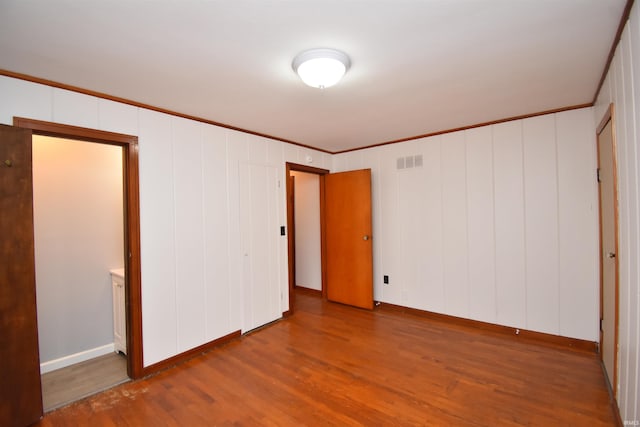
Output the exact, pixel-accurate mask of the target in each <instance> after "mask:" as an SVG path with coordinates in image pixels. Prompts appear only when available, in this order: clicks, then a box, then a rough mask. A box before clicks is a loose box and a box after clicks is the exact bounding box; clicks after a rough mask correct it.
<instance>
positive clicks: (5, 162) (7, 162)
mask: <svg viewBox="0 0 640 427" xmlns="http://www.w3.org/2000/svg"><path fill="white" fill-rule="evenodd" d="M4 164H5V166H6V167H8V168H10V167H11V166H13V162H12V161H11V160H5V161H4Z"/></svg>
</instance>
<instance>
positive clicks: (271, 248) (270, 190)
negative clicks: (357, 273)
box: [240, 163, 286, 332]
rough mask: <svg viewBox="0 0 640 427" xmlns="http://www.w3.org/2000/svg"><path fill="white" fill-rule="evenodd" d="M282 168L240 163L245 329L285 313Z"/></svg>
mask: <svg viewBox="0 0 640 427" xmlns="http://www.w3.org/2000/svg"><path fill="white" fill-rule="evenodd" d="M279 190H280V189H279V188H278V169H277V168H275V167H273V166H266V165H257V164H247V163H241V164H240V229H241V239H242V243H241V248H242V258H243V259H242V270H243V271H242V282H243V287H242V289H243V294H244V297H243V298H244V320H243V328H242V332H247V331H250V330H252V329H255V328H258V327H260V326H262V325H265V324H267V323H269V322H272V321H274V320H276V319H279V318H280V317H282V308H281V303H280V302H281V295H280V269H279V262H280V261H279V254H280V247H279V245H280V244H283V242H284V243H286V239H285V238H283V237H281V236H280V225H279V223H278V200H280V199H279V192H280V191H279Z"/></svg>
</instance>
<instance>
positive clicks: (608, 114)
mask: <svg viewBox="0 0 640 427" xmlns="http://www.w3.org/2000/svg"><path fill="white" fill-rule="evenodd" d="M609 122H611V145H612V162H613V165H612V166H613V215H614V217H613V225H614V238H615V242H614V245H615V246H614V247H615V254H616V257H615V267H614V268H615V275H616V278H615V283H614V287H615V289H614V295H615V296H614V299H615V309H614V336H613V378H612V379H611V383H610V384H609V385H610V387H611V393H612V395H613V398H614V399H617V396H616V392H617V383H618V335H619V333H618V326H619V318H620V313H619V300H620V261H619V260H620V247H619V241H618V240H619V239H618V236H619V221H618V218H619V206H618V160H617V158H618V157H617V152H618V150H617V144H616V128H615V118H614V105H613V104H609V108H607V110H606V111H605V113H604V116H603V117H602V120H600V123H599V124H598V127H597V129H596V156H597V160H598V168H600V134H601V133H602V131H603V130H604V129H605V127H606V126H607V124H608V123H609ZM598 214H599V215H598V226H599V242H600V245H599V246H600V247H599V254H600V319H602V318H603V315H604V306H603V293H604V290H603V286H604V273H603V269H604V266H603V264H602V260H603V255H604V254H603V247H602V234H603V224H602V190H601V188H600V185H598ZM599 332H600V360H601V361H602V363H603V366H604V354H603V353H602V348H603V347H602V346H603V333H602V324H601V326H600V331H599ZM603 370H604V368H603ZM605 372H606V370H605Z"/></svg>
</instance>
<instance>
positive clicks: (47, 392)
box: [42, 353, 129, 412]
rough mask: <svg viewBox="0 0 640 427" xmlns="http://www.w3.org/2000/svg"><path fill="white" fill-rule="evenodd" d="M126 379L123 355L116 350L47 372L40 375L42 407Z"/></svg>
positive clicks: (54, 405)
mask: <svg viewBox="0 0 640 427" xmlns="http://www.w3.org/2000/svg"><path fill="white" fill-rule="evenodd" d="M128 380H129V377H128V376H127V359H126V358H125V357H124V356H122V355H119V354H116V353H111V354H106V355H104V356H100V357H96V358H95V359H91V360H87V361H85V362H81V363H77V364H75V365H71V366H67V367H66V368H62V369H57V370H55V371H52V372H47V373H46V374H43V375H42V403H43V406H44V411H45V412H48V411H51V410H53V409H56V408H59V407H61V406H64V405H68V404H69V403H71V402H75V401H76V400H79V399H82V398H84V397H87V396H90V395H92V394H95V393H98V392H101V391H103V390H106V389H107V388H109V387H113V386H114V385H117V384H120V383H123V382H125V381H128Z"/></svg>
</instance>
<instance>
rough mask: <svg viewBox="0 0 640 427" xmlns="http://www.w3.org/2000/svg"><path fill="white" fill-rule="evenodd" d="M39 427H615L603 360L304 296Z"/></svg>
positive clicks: (56, 413)
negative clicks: (248, 330)
mask: <svg viewBox="0 0 640 427" xmlns="http://www.w3.org/2000/svg"><path fill="white" fill-rule="evenodd" d="M38 425H39V426H42V427H48V426H69V425H74V426H76V425H87V426H89V425H91V426H107V425H108V426H113V425H116V426H186V425H188V426H205V425H207V426H210V425H223V426H231V425H233V426H241V425H244V426H255V425H260V426H289V425H291V426H293V425H295V426H298V425H309V426H315V425H335V426H356V425H366V426H382V425H433V426H441V425H442V426H445V425H471V426H524V425H526V426H545V427H549V426H613V425H615V418H614V415H613V411H612V409H611V406H610V404H609V396H608V393H607V389H606V386H605V380H604V377H603V374H602V370H601V368H600V363H599V360H598V357H597V355H596V354H593V353H588V352H584V351H576V350H571V349H565V348H561V347H558V346H551V345H549V346H546V345H541V344H540V343H535V342H531V341H526V340H523V339H520V338H517V337H515V336H514V337H511V336H504V335H499V334H496V333H493V332H490V331H482V330H477V329H470V328H467V327H464V326H460V325H450V324H447V323H444V322H439V321H434V320H429V319H424V318H420V317H416V316H413V315H410V314H402V313H398V312H394V311H391V310H382V309H378V310H376V311H374V312H369V311H365V310H359V309H354V308H350V307H346V306H342V305H338V304H332V303H327V302H323V301H322V300H321V299H320V298H319V297H317V296H314V295H309V294H304V293H298V294H297V295H296V312H295V314H294V315H293V316H291V317H289V318H287V319H284V320H282V321H280V322H276V323H274V324H272V325H270V326H268V327H266V328H263V329H261V330H259V331H257V332H254V333H252V334H249V335H247V336H244V337H242V338H240V339H238V340H235V341H233V342H231V343H228V344H226V345H224V346H221V347H219V348H217V349H215V350H212V351H210V352H209V353H207V354H205V355H202V356H199V357H196V358H194V359H192V360H190V361H188V362H185V363H184V364H182V365H180V366H177V367H175V368H172V369H169V370H166V371H164V372H161V373H159V374H157V375H155V376H153V377H150V378H146V379H142V380H139V381H135V382H130V383H126V384H123V385H121V386H118V387H115V388H113V389H110V390H108V391H106V392H104V393H101V394H99V395H96V396H93V397H90V398H88V399H86V400H83V401H81V402H77V403H75V404H72V405H70V406H67V407H65V408H62V409H59V410H57V411H54V412H51V413H49V414H47V415H46V416H45V418H44V419H43V420H42V421H41V422H40V423H39V424H38Z"/></svg>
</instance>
